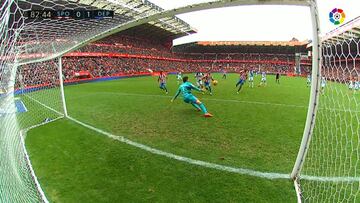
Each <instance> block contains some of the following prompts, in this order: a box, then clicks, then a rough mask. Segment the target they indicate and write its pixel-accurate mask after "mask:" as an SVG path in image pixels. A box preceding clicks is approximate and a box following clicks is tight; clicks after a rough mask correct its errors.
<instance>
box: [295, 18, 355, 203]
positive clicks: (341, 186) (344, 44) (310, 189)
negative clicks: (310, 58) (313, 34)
mask: <svg viewBox="0 0 360 203" xmlns="http://www.w3.org/2000/svg"><path fill="white" fill-rule="evenodd" d="M358 22H360V21H358ZM359 28H360V24H359V23H358V27H354V28H353V29H350V30H349V31H346V32H343V33H341V34H337V35H335V36H333V37H331V38H329V39H325V40H324V41H323V42H322V65H321V79H320V81H319V82H320V93H319V94H320V95H319V102H318V110H317V113H316V124H315V127H314V130H313V135H312V138H311V142H310V145H309V149H308V153H307V157H306V159H305V162H304V165H303V168H302V171H301V175H300V188H301V190H302V199H303V200H304V202H359V201H360V194H359V191H360V53H359V50H360V39H359V36H360V35H359V31H358V30H360V29H359ZM312 85H314V83H313V84H312Z"/></svg>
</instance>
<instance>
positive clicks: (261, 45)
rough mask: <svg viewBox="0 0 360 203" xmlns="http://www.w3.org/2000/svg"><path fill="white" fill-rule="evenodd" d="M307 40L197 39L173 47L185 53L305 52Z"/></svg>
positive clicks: (176, 50) (175, 50) (174, 49)
mask: <svg viewBox="0 0 360 203" xmlns="http://www.w3.org/2000/svg"><path fill="white" fill-rule="evenodd" d="M307 43H308V42H307V41H303V42H299V41H297V40H291V41H199V42H192V43H187V44H181V45H177V46H174V47H173V51H174V52H187V53H274V54H294V53H298V52H301V53H305V52H306V45H307Z"/></svg>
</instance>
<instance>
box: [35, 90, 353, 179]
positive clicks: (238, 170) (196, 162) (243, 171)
mask: <svg viewBox="0 0 360 203" xmlns="http://www.w3.org/2000/svg"><path fill="white" fill-rule="evenodd" d="M158 96H162V95H158ZM162 97H164V96H162ZM165 97H166V96H165ZM31 99H33V98H31ZM33 100H34V99H33ZM36 102H38V103H39V104H41V105H42V106H44V107H46V108H47V109H50V110H52V111H54V112H56V113H59V112H58V111H56V110H55V109H53V108H51V107H49V106H47V105H45V104H42V103H41V102H40V101H37V100H36ZM67 118H68V119H69V120H71V121H73V122H75V123H78V124H80V125H82V126H84V127H86V128H89V129H91V130H93V131H95V132H98V133H100V134H103V135H106V136H108V137H110V138H112V139H114V140H118V141H120V142H123V143H126V144H128V145H131V146H134V147H137V148H140V149H142V150H145V151H148V152H150V153H153V154H157V155H161V156H165V157H168V158H171V159H175V160H178V161H183V162H186V163H189V164H193V165H198V166H202V167H206V168H212V169H217V170H221V171H227V172H232V173H238V174H242V175H250V176H255V177H259V178H265V179H270V180H273V179H290V178H291V177H290V174H284V173H273V172H261V171H255V170H251V169H244V168H236V167H231V166H224V165H220V164H214V163H210V162H206V161H200V160H196V159H191V158H188V157H183V156H179V155H176V154H172V153H169V152H164V151H161V150H158V149H155V148H152V147H150V146H147V145H144V144H141V143H137V142H134V141H131V140H129V139H127V138H125V137H123V136H116V135H114V134H111V133H109V132H106V131H103V130H101V129H98V128H96V127H93V126H91V125H88V124H85V123H83V122H81V121H79V120H77V119H75V118H72V117H70V116H69V117H67ZM35 127H36V126H35ZM301 179H303V180H309V181H320V182H335V183H336V182H360V177H321V176H308V175H305V174H304V175H301Z"/></svg>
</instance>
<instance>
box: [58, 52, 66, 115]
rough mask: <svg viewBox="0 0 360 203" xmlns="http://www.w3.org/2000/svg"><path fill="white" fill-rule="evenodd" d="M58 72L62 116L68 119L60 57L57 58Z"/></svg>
mask: <svg viewBox="0 0 360 203" xmlns="http://www.w3.org/2000/svg"><path fill="white" fill-rule="evenodd" d="M58 71H59V83H60V94H61V102H62V106H63V111H64V116H65V117H68V113H67V107H66V100H65V93H64V78H63V74H62V59H61V56H60V57H59V58H58Z"/></svg>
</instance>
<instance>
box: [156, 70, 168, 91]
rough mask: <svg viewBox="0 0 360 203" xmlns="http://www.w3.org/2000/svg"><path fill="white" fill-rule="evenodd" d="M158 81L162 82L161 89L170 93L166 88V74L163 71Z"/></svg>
mask: <svg viewBox="0 0 360 203" xmlns="http://www.w3.org/2000/svg"><path fill="white" fill-rule="evenodd" d="M158 82H159V83H160V89H162V90H165V92H166V94H169V92H168V90H167V88H166V75H165V73H163V72H162V71H160V75H159V78H158Z"/></svg>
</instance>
